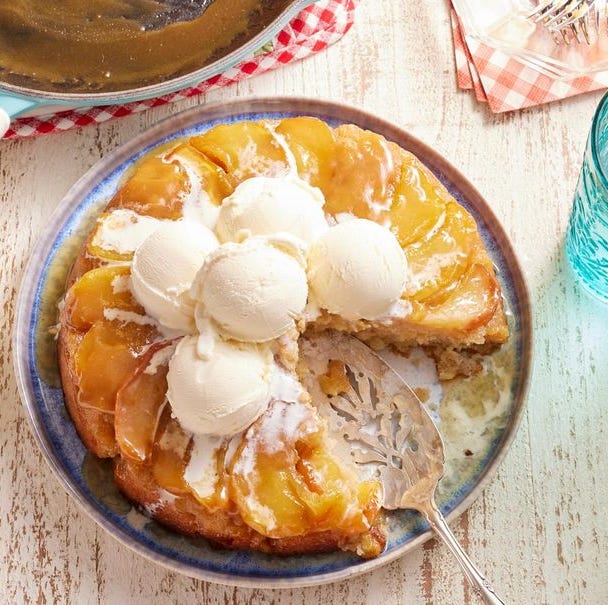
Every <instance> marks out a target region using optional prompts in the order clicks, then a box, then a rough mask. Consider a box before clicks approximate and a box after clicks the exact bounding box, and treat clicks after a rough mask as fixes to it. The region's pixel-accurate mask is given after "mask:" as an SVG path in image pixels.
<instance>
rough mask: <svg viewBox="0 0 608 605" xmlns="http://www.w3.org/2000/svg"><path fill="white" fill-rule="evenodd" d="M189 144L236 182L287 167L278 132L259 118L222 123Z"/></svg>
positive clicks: (266, 174)
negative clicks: (274, 132) (275, 134)
mask: <svg viewBox="0 0 608 605" xmlns="http://www.w3.org/2000/svg"><path fill="white" fill-rule="evenodd" d="M190 144H191V145H192V146H193V147H194V148H195V149H197V150H198V151H200V152H201V153H203V154H204V155H206V156H207V157H208V158H209V159H210V160H211V161H213V162H215V163H216V164H217V165H218V166H220V167H221V168H222V169H223V170H224V171H225V172H226V173H228V174H229V175H230V176H231V177H233V179H234V181H235V185H236V184H238V183H240V182H242V181H244V180H245V179H248V178H250V177H252V176H259V175H265V176H275V175H277V174H281V173H283V172H285V171H286V170H287V168H288V164H287V158H286V155H285V151H284V150H283V148H282V147H281V145H280V144H279V142H278V141H277V138H276V136H274V135H273V133H272V131H271V130H270V129H269V128H268V127H266V126H265V125H264V124H263V123H260V122H235V123H233V124H220V125H218V126H215V127H214V128H212V129H211V130H209V131H207V132H206V133H205V134H202V135H199V136H196V137H192V138H191V139H190Z"/></svg>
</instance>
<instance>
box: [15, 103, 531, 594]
mask: <svg viewBox="0 0 608 605" xmlns="http://www.w3.org/2000/svg"><path fill="white" fill-rule="evenodd" d="M281 112H289V113H299V114H300V115H306V114H307V113H308V114H310V113H314V114H318V115H322V116H324V117H326V118H330V119H331V118H334V119H338V120H341V119H342V117H343V115H344V112H348V121H349V123H354V124H358V125H361V124H364V125H365V126H364V127H365V128H367V129H369V130H373V131H375V132H379V133H380V134H382V135H383V136H385V137H386V138H387V139H389V140H399V139H400V138H401V139H403V138H405V139H406V140H408V142H409V143H410V144H411V145H410V146H409V147H408V150H410V151H412V153H414V154H415V155H416V156H419V155H423V156H424V163H425V165H429V159H430V160H431V161H430V165H431V170H432V171H433V172H435V171H440V172H441V173H442V174H443V175H444V176H445V177H446V178H448V179H449V180H450V181H453V182H457V183H458V189H459V190H460V191H461V192H462V193H463V197H464V198H465V199H466V200H467V202H469V203H470V204H471V205H472V206H473V207H474V208H475V210H476V211H477V212H478V213H479V214H480V215H482V216H483V221H484V223H485V224H486V225H487V227H488V228H489V229H490V231H491V235H492V237H493V239H494V240H495V241H496V243H497V244H498V247H499V249H500V251H501V254H502V255H503V256H504V257H505V260H506V261H507V266H508V268H509V271H510V273H511V278H512V282H513V286H514V287H513V290H514V295H515V299H516V300H517V303H518V306H519V307H520V309H519V310H520V314H519V321H520V324H521V334H520V347H521V357H520V362H519V364H518V366H519V367H518V369H519V372H520V380H519V383H518V388H517V390H516V392H514V393H513V410H512V413H511V415H510V416H509V420H508V423H507V426H506V427H505V428H504V429H503V432H502V436H501V438H500V440H499V442H498V443H497V445H496V449H495V451H494V453H493V455H492V457H491V458H490V460H489V462H488V464H487V465H486V466H485V468H484V469H483V471H482V473H481V474H480V475H479V477H478V479H477V481H476V482H475V484H474V485H473V487H472V489H471V490H470V492H469V493H468V494H467V495H466V496H464V497H463V498H462V500H461V501H460V502H459V503H458V504H457V505H456V506H455V507H454V508H453V509H452V510H451V511H450V512H449V514H447V515H446V518H447V520H448V522H450V521H453V520H455V519H456V518H458V517H459V516H460V515H461V514H462V513H463V512H464V511H466V510H467V509H468V508H469V507H470V506H471V504H472V503H473V502H474V501H475V500H476V499H477V498H478V497H479V496H480V495H481V494H482V492H483V490H484V489H485V488H486V487H487V485H488V484H489V483H490V481H491V480H492V479H493V478H494V476H495V475H496V472H497V470H498V468H499V467H500V465H501V463H502V461H503V460H504V458H505V456H506V454H507V452H508V451H509V448H510V446H511V444H512V442H513V440H514V439H515V436H516V434H517V432H518V429H519V426H520V425H521V421H522V419H523V416H524V414H525V410H526V400H527V393H528V389H529V383H530V374H531V359H532V346H533V338H532V319H531V307H530V296H529V290H528V287H527V283H526V278H525V275H524V273H523V270H522V268H521V265H520V263H519V260H518V258H517V256H516V254H515V250H514V248H513V246H512V244H511V242H510V240H509V238H508V236H507V234H506V232H505V230H504V228H503V226H502V224H501V223H500V221H499V220H498V219H497V217H496V215H495V214H494V212H493V210H492V208H491V206H490V205H489V204H488V202H487V201H486V200H485V198H484V197H483V196H482V195H481V194H480V193H479V191H478V190H477V189H476V188H475V187H474V186H473V185H472V184H471V182H470V181H469V180H468V179H467V178H466V177H465V176H464V175H463V174H462V173H461V172H460V171H459V170H458V169H457V168H456V167H455V166H453V165H452V164H451V163H450V162H449V161H448V160H447V159H446V158H444V157H443V155H441V154H440V153H439V152H438V151H436V150H434V149H433V148H432V147H430V146H429V145H427V144H426V143H424V142H423V141H421V140H420V139H418V138H417V137H416V136H414V135H412V134H411V133H409V132H408V131H407V130H405V129H402V128H400V127H399V126H397V125H396V124H394V123H392V122H390V121H388V120H386V119H384V118H381V117H378V116H376V115H374V114H372V113H371V112H368V111H366V110H364V109H360V108H359V107H356V106H353V105H349V104H346V103H339V102H336V101H330V100H323V99H315V98H310V97H301V96H281V97H263V96H260V97H257V96H256V97H246V98H240V99H232V100H230V101H217V102H214V103H208V104H203V105H197V106H194V107H192V108H189V109H186V110H185V111H182V112H179V113H177V114H174V115H172V116H169V117H167V118H165V119H163V120H160V121H159V122H157V123H156V124H154V125H153V126H151V127H150V128H148V129H146V130H144V131H143V132H141V133H140V134H138V135H137V136H135V137H134V138H132V139H131V140H130V141H128V142H127V143H123V144H122V145H119V146H118V147H117V148H116V149H114V150H113V151H112V152H110V153H109V154H107V155H105V156H103V157H102V158H100V159H99V160H97V161H96V162H95V163H94V164H93V165H92V166H91V167H90V168H89V169H88V170H87V171H86V172H85V173H84V174H83V175H82V176H81V177H80V178H79V179H78V180H77V181H76V182H75V183H74V184H73V185H72V186H71V187H70V188H69V190H68V191H67V192H66V193H65V194H64V196H63V197H62V199H61V200H60V201H59V202H58V205H57V207H56V208H55V210H54V211H53V212H52V213H51V216H50V217H49V219H48V223H47V228H45V230H44V231H43V233H42V234H41V235H40V239H39V241H38V242H37V243H36V244H35V246H34V247H33V250H32V252H31V253H30V257H29V260H28V262H27V265H26V268H25V270H24V272H23V274H22V279H21V284H20V287H19V291H18V295H17V298H16V306H17V311H16V314H15V320H14V324H13V336H12V345H13V364H14V369H15V375H16V380H17V386H18V392H19V396H20V399H21V402H22V404H23V407H24V408H25V411H26V417H27V420H28V424H29V426H30V428H31V430H32V432H33V433H34V436H35V438H36V441H37V443H38V446H39V448H40V449H41V451H42V453H43V457H44V459H45V460H46V462H47V464H49V466H50V468H51V470H52V471H53V474H54V475H55V477H56V478H57V479H58V481H59V483H60V484H61V485H62V486H63V488H64V489H65V490H66V491H67V492H68V493H69V494H70V495H71V496H72V497H73V498H74V500H75V502H76V504H77V505H78V506H79V507H80V508H81V510H83V511H84V512H85V513H87V514H88V516H89V517H90V518H91V519H93V521H95V523H97V524H98V525H99V526H100V527H102V528H103V529H105V530H106V531H107V532H108V533H109V534H110V535H111V536H112V537H113V538H114V539H116V540H118V541H119V542H120V543H122V544H123V545H125V546H126V547H128V548H129V549H131V550H132V551H135V552H136V553H138V554H139V555H142V556H144V557H145V558H147V559H148V560H150V561H153V562H155V563H157V564H160V565H162V566H163V567H165V568H167V569H170V570H172V571H174V572H177V573H181V574H185V575H187V576H190V577H195V578H197V579H200V580H204V581H209V582H214V583H218V584H223V585H228V586H238V587H245V588H276V589H280V588H300V587H307V586H318V585H322V584H327V583H330V582H338V581H344V580H347V579H350V578H353V577H355V576H359V575H361V574H363V573H367V572H369V571H372V570H374V569H377V568H379V567H382V566H384V565H386V564H387V563H390V562H392V561H394V560H396V559H397V558H400V557H401V556H403V555H404V554H406V553H407V552H410V551H412V550H415V549H416V548H418V547H419V546H420V545H422V544H423V543H424V542H426V541H427V540H429V539H430V538H431V537H433V535H434V534H433V532H432V530H431V529H430V528H427V529H426V530H425V531H424V532H423V533H421V534H419V535H418V536H416V537H415V538H414V539H413V540H411V541H409V542H407V543H406V544H403V545H401V546H399V547H397V548H395V549H394V550H393V551H392V552H390V553H387V554H386V555H380V556H379V557H378V558H375V559H371V560H369V561H364V562H362V563H359V564H357V565H354V566H353V565H350V566H348V567H346V568H344V569H340V570H336V571H330V572H324V573H318V574H314V575H306V576H287V577H286V576H284V577H270V576H266V577H261V576H249V577H247V576H240V575H232V574H227V573H221V572H217V571H214V570H204V569H201V568H199V567H195V566H193V565H191V564H188V563H186V562H181V561H176V560H175V559H173V558H172V557H170V556H168V555H165V554H161V553H158V552H156V551H155V550H153V548H151V547H149V546H147V545H145V544H144V543H142V542H140V541H137V540H135V539H134V538H133V537H132V536H129V535H128V534H126V533H124V531H123V530H122V529H121V528H120V527H117V526H116V525H114V524H113V523H111V522H110V521H109V520H108V518H107V517H106V516H105V515H103V513H102V512H101V511H99V510H97V509H96V508H95V507H94V506H93V505H92V504H91V503H90V502H89V501H88V500H87V498H86V497H85V495H84V494H82V493H81V492H80V490H79V489H78V488H77V486H75V485H72V482H71V480H70V478H69V476H68V473H67V471H66V470H65V469H64V467H63V465H62V464H61V461H60V460H59V459H58V456H57V455H56V453H55V451H54V448H53V446H52V444H51V443H50V438H49V437H48V435H47V434H46V432H45V426H44V423H43V422H42V421H41V419H40V417H39V416H38V415H37V414H36V413H35V408H36V405H35V401H33V393H31V392H30V383H31V381H30V376H29V366H28V360H29V330H24V329H23V327H24V326H29V320H30V319H31V310H32V303H33V300H34V298H35V296H36V292H37V289H38V284H39V280H40V278H41V277H42V276H43V269H44V264H45V261H46V260H47V259H48V257H49V255H50V254H51V253H52V251H53V244H54V242H55V240H56V237H57V234H58V231H57V230H56V229H55V227H57V226H64V225H65V223H66V222H67V221H68V220H69V219H70V217H71V215H72V214H73V212H74V208H73V207H71V205H70V202H73V199H74V197H75V195H76V194H77V193H78V192H79V191H80V190H81V189H82V187H83V185H84V184H85V183H87V182H88V181H89V179H90V178H91V177H92V176H93V175H94V174H95V173H96V172H97V171H104V170H105V172H107V174H109V173H110V172H112V171H113V170H115V169H116V168H117V167H118V165H119V164H115V163H116V162H117V160H118V159H120V158H125V157H127V158H129V157H131V156H133V155H135V154H136V153H137V152H138V151H141V150H142V148H144V147H148V146H149V145H153V144H154V142H155V139H158V137H159V135H162V134H163V133H164V135H165V136H171V134H170V133H169V131H167V132H165V131H166V130H167V127H168V126H169V125H171V129H170V132H171V133H176V132H179V131H180V130H183V129H185V128H188V127H190V126H193V125H195V124H196V123H201V122H208V121H212V120H214V119H218V118H224V119H230V118H234V117H237V116H239V115H243V114H247V113H268V114H272V113H277V114H278V113H281ZM161 138H163V137H161ZM420 152H421V153H420ZM72 206H73V204H72Z"/></svg>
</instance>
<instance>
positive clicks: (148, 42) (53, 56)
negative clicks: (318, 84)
mask: <svg viewBox="0 0 608 605" xmlns="http://www.w3.org/2000/svg"><path fill="white" fill-rule="evenodd" d="M193 4H194V8H193ZM289 4H290V2H289V0H196V2H195V3H193V2H188V1H187V0H183V1H182V0H61V2H49V0H11V1H10V2H0V80H3V81H5V82H7V83H9V84H14V85H17V86H24V87H26V88H33V89H36V90H44V91H48V92H60V93H61V92H63V93H68V92H69V93H87V92H112V91H119V90H128V89H133V88H138V87H141V86H147V85H151V84H156V83H159V82H163V81H166V80H168V79H171V78H174V77H177V76H180V75H184V74H186V73H189V72H191V71H194V70H196V69H200V68H201V67H204V66H205V65H207V64H209V63H210V62H212V61H214V60H216V59H218V58H219V57H221V56H224V55H226V54H227V53H228V52H230V51H231V50H234V49H235V48H237V47H239V46H241V45H242V44H243V43H245V42H246V41H247V40H249V39H251V38H252V37H253V36H255V35H256V34H257V33H259V32H260V31H262V30H263V29H264V27H266V26H267V25H268V24H269V23H271V22H272V21H273V20H274V19H275V18H276V17H277V16H278V15H279V14H280V13H281V12H282V11H283V10H284V9H285V8H286V7H287V6H288V5H289ZM203 7H206V8H204V10H203ZM201 11H202V12H201Z"/></svg>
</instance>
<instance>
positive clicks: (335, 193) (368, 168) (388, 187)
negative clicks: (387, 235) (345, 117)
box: [324, 125, 401, 220]
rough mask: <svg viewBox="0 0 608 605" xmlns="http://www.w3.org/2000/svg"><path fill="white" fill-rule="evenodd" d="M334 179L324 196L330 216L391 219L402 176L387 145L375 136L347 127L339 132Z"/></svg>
mask: <svg viewBox="0 0 608 605" xmlns="http://www.w3.org/2000/svg"><path fill="white" fill-rule="evenodd" d="M335 132H336V142H337V144H336V147H335V157H334V171H333V177H332V179H331V181H330V182H329V183H327V185H326V187H325V190H324V193H325V198H326V204H325V209H326V210H327V212H330V213H331V214H337V213H340V212H351V213H353V214H354V215H356V216H358V217H360V218H369V219H375V220H379V219H380V220H381V219H383V218H388V212H389V210H390V208H391V204H392V202H393V197H394V192H395V187H396V185H397V182H398V179H399V177H400V176H401V172H400V167H399V166H398V165H396V163H395V160H394V158H393V153H392V151H391V148H390V147H389V144H388V143H387V141H386V140H385V139H384V138H383V137H381V136H380V135H377V134H375V133H373V132H369V131H366V130H361V129H360V128H357V127H356V126H352V125H344V126H340V127H338V128H337V129H336V131H335Z"/></svg>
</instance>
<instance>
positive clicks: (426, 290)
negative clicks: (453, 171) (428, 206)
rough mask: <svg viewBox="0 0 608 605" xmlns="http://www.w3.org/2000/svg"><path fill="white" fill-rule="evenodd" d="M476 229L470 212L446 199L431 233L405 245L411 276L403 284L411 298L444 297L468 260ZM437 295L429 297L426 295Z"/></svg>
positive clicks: (463, 270)
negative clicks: (441, 217)
mask: <svg viewBox="0 0 608 605" xmlns="http://www.w3.org/2000/svg"><path fill="white" fill-rule="evenodd" d="M476 234H477V230H476V228H475V223H474V222H473V219H472V218H471V216H470V215H469V214H468V213H467V212H466V211H465V210H464V209H463V208H461V207H460V206H459V205H458V204H455V203H453V202H450V203H449V204H448V205H447V207H446V210H445V221H444V223H443V224H442V225H441V227H439V228H438V229H437V230H436V231H435V233H434V234H432V235H431V237H428V238H425V239H422V240H420V241H417V242H415V243H414V244H412V245H410V246H408V247H407V248H406V249H405V255H406V257H407V261H408V265H409V270H410V272H411V274H412V277H413V279H412V280H411V281H410V282H409V284H408V285H407V286H406V292H405V293H406V295H407V297H408V298H409V299H411V300H417V301H427V302H429V304H437V303H438V302H441V300H440V299H441V296H443V298H447V295H448V294H449V286H450V285H451V284H456V283H457V282H458V280H459V279H460V277H461V276H462V274H463V273H464V272H465V270H466V268H467V267H468V265H469V263H470V254H471V250H472V246H473V242H474V241H475V238H476ZM433 295H437V296H435V297H434V299H433V300H430V297H431V296H433Z"/></svg>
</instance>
